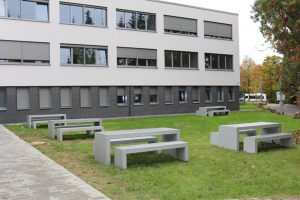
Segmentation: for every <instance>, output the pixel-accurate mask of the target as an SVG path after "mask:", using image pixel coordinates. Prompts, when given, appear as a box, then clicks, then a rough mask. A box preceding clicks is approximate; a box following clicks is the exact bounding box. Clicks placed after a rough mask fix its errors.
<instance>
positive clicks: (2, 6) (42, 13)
mask: <svg viewBox="0 0 300 200" xmlns="http://www.w3.org/2000/svg"><path fill="white" fill-rule="evenodd" d="M0 16H1V17H9V18H15V19H24V20H34V21H49V9H48V1H47V0H39V1H34V0H30V1H29V0H28V1H27V0H6V1H5V0H0Z"/></svg>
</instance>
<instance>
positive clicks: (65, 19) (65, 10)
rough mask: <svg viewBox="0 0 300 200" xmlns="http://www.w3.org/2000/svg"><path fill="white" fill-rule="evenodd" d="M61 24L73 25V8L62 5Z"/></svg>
mask: <svg viewBox="0 0 300 200" xmlns="http://www.w3.org/2000/svg"><path fill="white" fill-rule="evenodd" d="M60 22H61V23H67V24H68V23H71V6H69V5H62V4H61V5H60Z"/></svg>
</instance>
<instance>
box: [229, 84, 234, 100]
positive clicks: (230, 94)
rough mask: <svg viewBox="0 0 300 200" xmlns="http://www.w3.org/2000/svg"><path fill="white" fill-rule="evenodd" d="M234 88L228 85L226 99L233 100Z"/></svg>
mask: <svg viewBox="0 0 300 200" xmlns="http://www.w3.org/2000/svg"><path fill="white" fill-rule="evenodd" d="M234 100H235V98H234V88H233V87H228V101H229V102H234Z"/></svg>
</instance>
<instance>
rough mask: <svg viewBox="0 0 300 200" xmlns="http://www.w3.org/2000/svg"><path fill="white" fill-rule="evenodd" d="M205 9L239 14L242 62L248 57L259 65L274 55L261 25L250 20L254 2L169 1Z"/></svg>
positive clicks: (246, 0) (235, 0) (213, 0)
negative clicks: (262, 33)
mask: <svg viewBox="0 0 300 200" xmlns="http://www.w3.org/2000/svg"><path fill="white" fill-rule="evenodd" d="M167 1H170V2H175V3H184V4H189V5H194V6H199V7H204V8H211V9H216V10H223V11H229V12H234V13H238V14H239V28H240V60H241V62H242V60H243V58H244V57H245V56H246V55H248V56H249V57H251V58H253V59H254V60H255V62H256V63H257V64H261V63H262V62H263V60H264V58H265V57H266V56H269V55H274V54H275V53H274V51H273V50H272V49H270V48H269V47H270V45H269V44H266V43H265V40H264V38H263V37H262V35H261V33H260V31H259V24H258V23H254V22H253V21H252V19H251V18H250V15H251V5H252V4H253V3H254V0H226V1H224V0H184V1H182V0H167Z"/></svg>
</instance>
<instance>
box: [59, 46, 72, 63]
mask: <svg viewBox="0 0 300 200" xmlns="http://www.w3.org/2000/svg"><path fill="white" fill-rule="evenodd" d="M60 63H61V64H71V48H60Z"/></svg>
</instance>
